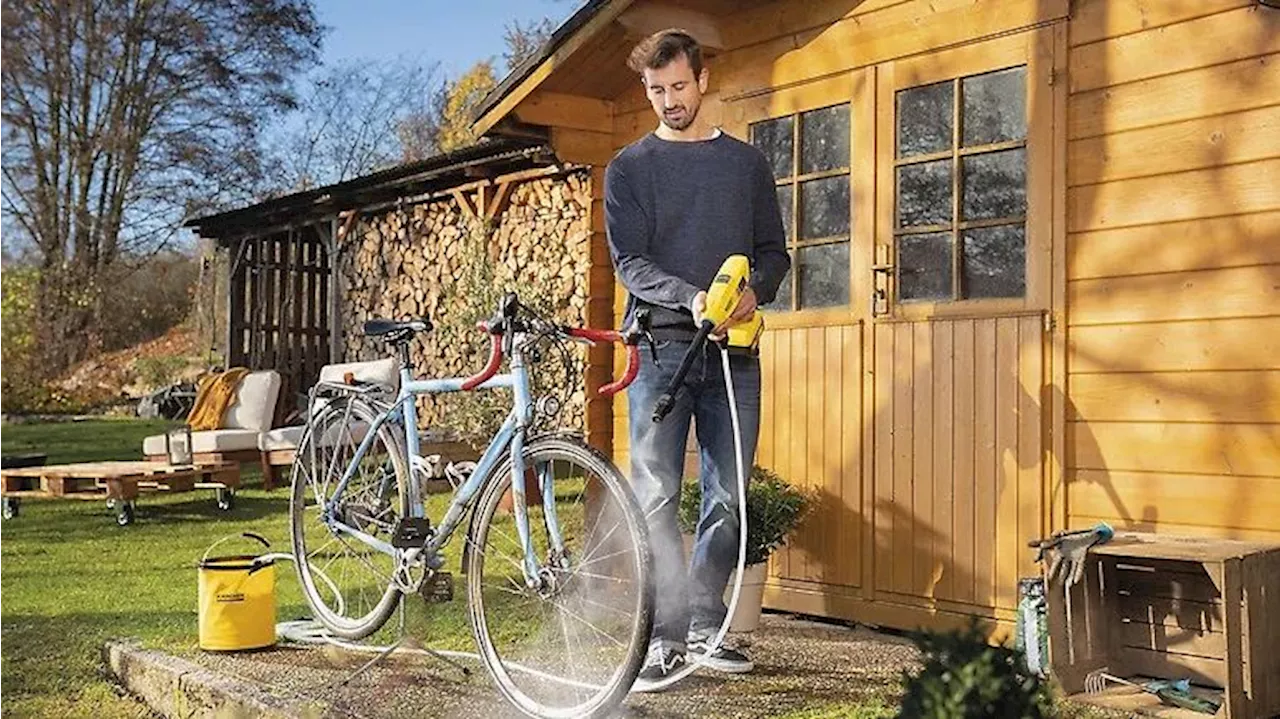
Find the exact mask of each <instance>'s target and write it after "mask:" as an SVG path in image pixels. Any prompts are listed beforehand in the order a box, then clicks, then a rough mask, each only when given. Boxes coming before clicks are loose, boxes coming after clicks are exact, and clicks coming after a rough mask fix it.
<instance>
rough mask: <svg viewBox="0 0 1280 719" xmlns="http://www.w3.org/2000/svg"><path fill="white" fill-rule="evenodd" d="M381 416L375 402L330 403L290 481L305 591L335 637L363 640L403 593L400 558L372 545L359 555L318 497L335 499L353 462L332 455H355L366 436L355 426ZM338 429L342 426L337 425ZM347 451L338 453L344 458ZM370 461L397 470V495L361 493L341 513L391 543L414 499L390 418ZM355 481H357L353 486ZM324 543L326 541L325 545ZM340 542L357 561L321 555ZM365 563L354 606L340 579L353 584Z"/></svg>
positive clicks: (302, 447)
mask: <svg viewBox="0 0 1280 719" xmlns="http://www.w3.org/2000/svg"><path fill="white" fill-rule="evenodd" d="M379 414H380V412H379V411H378V409H377V408H376V407H374V406H373V405H372V404H370V403H369V402H367V401H365V400H363V399H361V398H347V397H343V398H337V399H334V400H331V401H330V402H328V403H327V404H326V405H325V407H324V408H323V409H322V410H320V411H319V412H317V413H316V416H315V417H314V418H313V419H312V421H311V422H309V423H308V425H307V429H306V431H304V433H303V437H302V440H301V441H300V442H299V443H298V449H297V451H296V453H295V455H296V456H295V460H294V465H293V475H292V479H291V482H290V501H289V520H290V534H291V539H292V542H293V556H294V565H295V567H296V570H297V574H298V581H299V584H300V585H301V587H302V594H303V596H304V597H305V598H306V600H307V605H308V606H309V607H310V608H311V611H312V612H313V615H314V617H315V619H316V620H317V621H319V622H320V623H321V624H322V625H323V626H324V627H325V629H327V630H328V631H329V632H330V633H331V634H333V635H334V636H337V637H340V638H342V639H348V640H358V639H364V638H365V637H368V636H369V635H371V634H373V633H374V632H376V631H378V630H379V629H380V628H382V626H383V625H384V624H385V623H386V622H387V620H388V619H389V618H390V617H391V615H392V613H393V612H394V611H395V608H396V605H397V604H398V603H399V601H400V598H401V592H400V590H399V588H398V587H397V586H396V585H395V584H394V582H393V581H392V580H391V575H392V573H393V572H394V559H393V558H391V557H390V556H389V555H385V554H382V553H381V552H377V550H374V549H373V548H372V547H369V548H368V549H370V550H371V552H370V554H369V556H368V557H364V556H360V555H358V554H356V552H355V551H353V550H354V549H355V546H354V545H353V544H351V543H352V542H358V541H359V540H358V539H356V538H353V537H345V536H339V533H338V532H336V531H334V530H332V529H330V528H329V527H328V526H327V525H326V524H324V522H323V520H322V519H321V517H320V510H319V508H318V505H317V504H316V495H321V496H322V497H323V498H324V499H325V500H328V499H331V497H330V496H329V494H330V493H331V492H332V491H333V489H334V488H336V486H337V484H338V481H339V479H340V478H341V476H342V473H343V471H345V469H346V468H347V466H348V462H330V461H329V460H332V459H333V455H334V454H335V453H337V452H339V451H343V452H344V453H345V456H346V457H348V458H349V457H353V456H354V452H355V449H356V447H358V446H359V442H360V439H362V438H363V435H362V434H359V430H358V429H353V428H356V427H359V426H360V425H358V424H356V423H363V427H365V428H366V431H367V428H368V427H370V426H372V424H373V422H374V421H375V419H376V418H377V417H378V415H379ZM344 424H345V425H349V426H347V427H345V428H344V427H342V426H341V425H344ZM335 427H337V428H338V429H336V430H335V429H334V428H335ZM344 429H345V436H344V433H343V430H344ZM334 431H337V432H338V435H337V437H336V441H334V435H332V434H330V432H334ZM324 437H329V438H330V439H329V440H328V441H325V440H324V439H322V438H324ZM313 451H314V454H313ZM342 456H343V455H339V459H341V458H342ZM370 457H372V459H370ZM322 458H323V461H321V459H322ZM366 462H371V463H378V462H381V463H382V468H381V469H380V470H379V471H386V469H388V468H389V469H390V471H393V472H394V473H395V478H394V485H395V489H394V499H393V500H390V499H389V500H388V501H387V506H386V507H382V506H381V504H382V498H380V497H376V496H374V495H377V494H379V493H380V491H379V492H373V493H368V494H367V495H366V496H363V497H362V495H358V494H355V495H353V497H352V499H344V500H343V502H342V503H341V504H340V510H339V511H344V512H346V514H347V515H350V516H349V517H348V519H349V521H354V522H361V523H362V526H361V528H362V530H363V531H367V532H369V533H370V534H373V535H375V536H378V537H379V538H380V539H382V540H384V541H387V542H390V534H391V531H392V530H393V529H394V526H395V523H396V521H397V520H398V519H399V518H400V517H403V516H404V514H405V511H406V508H407V506H408V502H409V499H408V497H409V493H408V482H409V471H408V462H407V461H406V459H405V453H404V450H403V449H402V446H401V442H400V441H399V439H398V437H397V436H396V434H395V432H394V431H393V426H392V425H391V424H389V423H384V424H383V425H382V426H381V427H379V428H378V436H377V438H376V439H375V441H374V442H373V444H372V445H371V446H370V448H369V453H368V454H366ZM334 467H336V469H334ZM313 477H315V478H316V479H317V480H318V481H322V482H324V483H323V484H322V485H317V484H315V483H314V482H312V481H311V480H312V478H313ZM355 481H356V480H355V478H353V483H352V485H349V488H350V487H351V486H353V485H354V484H355ZM377 481H379V482H381V481H382V477H377ZM357 491H359V490H357ZM357 498H363V499H364V504H363V505H360V504H359V503H357V502H355V499H357ZM309 499H310V504H309V503H308V500H309ZM322 540H323V541H324V542H325V543H324V544H319V542H321V541H322ZM335 543H336V544H335ZM313 545H315V546H313ZM338 545H342V546H343V547H345V548H346V549H338V550H335V551H344V552H349V553H351V554H352V558H354V559H355V561H350V558H344V557H338V556H331V555H332V552H330V553H329V554H328V555H325V556H321V552H322V550H323V549H325V548H326V547H329V546H334V547H337V546H338ZM374 562H377V564H376V565H375V564H374ZM362 565H364V566H365V567H367V569H366V571H365V574H367V575H370V576H368V577H365V578H364V579H356V580H355V581H356V582H361V584H359V585H358V586H357V587H356V592H357V596H356V597H355V599H357V600H358V601H354V602H351V606H348V602H349V601H350V600H351V599H352V598H350V597H347V596H345V595H346V593H347V592H348V591H349V590H350V589H351V588H350V587H348V588H343V587H339V586H338V583H339V582H345V581H346V579H347V577H348V576H349V570H350V569H352V568H353V567H354V569H356V570H359V569H361V566H362ZM383 567H385V568H386V571H385V576H379V575H378V573H377V572H376V571H375V570H376V569H380V568H383ZM326 570H328V571H326ZM330 575H332V576H330ZM335 579H336V581H335ZM384 579H385V581H383V580H384Z"/></svg>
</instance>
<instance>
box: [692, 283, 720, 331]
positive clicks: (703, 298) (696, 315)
mask: <svg viewBox="0 0 1280 719" xmlns="http://www.w3.org/2000/svg"><path fill="white" fill-rule="evenodd" d="M689 309H690V310H692V311H693V326H694V327H701V326H702V320H703V319H705V318H706V314H707V293H706V291H705V290H704V291H699V292H698V294H696V295H694V296H693V302H691V303H690V304H689ZM708 337H710V338H711V341H712V342H719V341H720V340H722V339H724V333H723V332H722V331H721V328H720V327H717V328H715V329H713V330H711V334H710V335H708Z"/></svg>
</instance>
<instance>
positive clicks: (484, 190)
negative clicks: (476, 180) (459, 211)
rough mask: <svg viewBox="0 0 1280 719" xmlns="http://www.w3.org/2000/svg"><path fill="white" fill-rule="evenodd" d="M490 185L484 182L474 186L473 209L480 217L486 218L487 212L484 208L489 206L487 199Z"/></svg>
mask: <svg viewBox="0 0 1280 719" xmlns="http://www.w3.org/2000/svg"><path fill="white" fill-rule="evenodd" d="M490 187H492V185H490V184H488V183H485V184H483V185H478V186H477V187H476V204H475V211H476V215H478V216H479V217H480V218H481V219H487V218H488V213H487V212H486V210H487V208H488V207H489V202H488V200H489V197H490V195H489V188H490Z"/></svg>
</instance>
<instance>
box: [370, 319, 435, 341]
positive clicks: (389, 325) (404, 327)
mask: <svg viewBox="0 0 1280 719" xmlns="http://www.w3.org/2000/svg"><path fill="white" fill-rule="evenodd" d="M430 331H431V320H429V319H427V318H426V317H422V318H419V319H416V320H404V321H397V320H385V319H372V320H369V321H367V322H365V323H364V334H365V336H366V337H386V339H387V341H388V342H404V341H406V340H408V339H409V338H411V337H413V335H414V334H416V333H418V332H430Z"/></svg>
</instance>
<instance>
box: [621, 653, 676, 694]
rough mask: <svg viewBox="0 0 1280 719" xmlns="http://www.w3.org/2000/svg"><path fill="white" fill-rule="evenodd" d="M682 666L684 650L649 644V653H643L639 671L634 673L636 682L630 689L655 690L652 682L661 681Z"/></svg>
mask: <svg viewBox="0 0 1280 719" xmlns="http://www.w3.org/2000/svg"><path fill="white" fill-rule="evenodd" d="M683 668H684V652H682V651H680V650H679V649H676V648H674V647H672V646H670V645H666V644H654V645H651V646H650V647H649V653H648V654H647V655H645V658H644V666H643V667H641V668H640V673H639V674H638V675H636V682H635V684H634V685H633V686H632V687H631V690H632V691H636V692H649V691H656V690H657V688H656V687H653V686H652V685H653V684H657V683H658V682H661V681H662V680H664V679H666V678H667V677H669V676H671V675H672V674H675V673H676V672H678V671H680V670H681V669H683Z"/></svg>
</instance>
